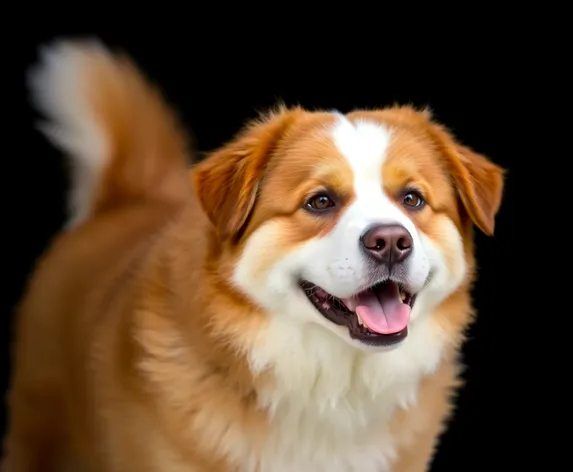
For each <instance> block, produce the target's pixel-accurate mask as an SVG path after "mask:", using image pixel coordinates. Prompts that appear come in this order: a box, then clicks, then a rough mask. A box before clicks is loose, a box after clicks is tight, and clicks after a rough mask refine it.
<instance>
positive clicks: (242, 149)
mask: <svg viewBox="0 0 573 472" xmlns="http://www.w3.org/2000/svg"><path fill="white" fill-rule="evenodd" d="M299 112H300V110H299V109H292V110H286V109H282V110H279V111H278V112H277V113H273V114H271V115H270V116H267V117H266V118H264V119H262V120H261V121H258V122H256V123H254V124H251V125H249V126H248V127H247V128H246V129H245V130H244V131H242V132H241V133H239V135H238V136H237V137H236V138H235V139H234V140H233V141H232V142H230V143H229V144H227V145H225V146H224V147H222V148H221V149H219V150H217V151H215V152H214V153H213V154H211V155H210V156H209V157H207V158H206V159H205V160H204V161H203V162H201V163H200V164H198V165H197V166H196V167H195V169H194V170H193V180H194V184H195V190H196V192H197V196H198V198H199V201H200V203H201V206H202V207H203V210H204V211H205V213H206V214H207V216H208V217H209V219H210V220H211V223H213V225H214V226H215V228H216V230H217V233H218V234H219V237H220V238H221V240H225V239H228V238H233V237H235V236H236V235H237V234H238V233H240V231H241V230H242V229H243V227H244V225H245V224H246V222H247V220H248V217H249V215H250V213H251V211H252V209H253V207H254V204H255V200H256V197H257V189H258V186H259V183H260V181H261V179H262V178H263V174H264V171H265V167H266V165H267V162H268V159H269V157H270V155H271V154H272V152H273V150H274V149H275V147H276V145H277V144H278V142H279V141H280V139H281V137H282V136H283V135H284V133H285V131H286V130H287V129H288V128H289V127H290V125H291V124H292V123H293V121H294V119H295V118H296V116H297V115H298V114H299Z"/></svg>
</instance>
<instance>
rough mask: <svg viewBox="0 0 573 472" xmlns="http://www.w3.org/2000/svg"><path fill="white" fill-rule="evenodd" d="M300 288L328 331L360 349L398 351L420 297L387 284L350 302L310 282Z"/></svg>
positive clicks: (382, 282) (349, 299) (370, 289)
mask: <svg viewBox="0 0 573 472" xmlns="http://www.w3.org/2000/svg"><path fill="white" fill-rule="evenodd" d="M299 286H300V288H301V290H302V292H303V294H304V295H305V297H306V298H307V300H308V301H309V302H310V304H311V305H312V307H313V310H314V311H315V312H316V313H317V316H321V317H322V318H323V319H324V320H325V322H326V327H327V328H328V329H329V330H330V331H332V332H334V333H336V334H338V335H339V336H341V337H342V338H343V339H345V340H346V341H347V342H348V343H349V344H350V345H352V346H354V347H356V348H358V349H361V350H368V351H370V350H375V351H381V350H382V351H386V350H390V349H394V348H396V347H398V346H399V345H400V344H401V343H402V342H403V341H404V340H405V339H406V338H407V336H408V325H409V317H410V311H411V309H412V307H413V306H414V303H415V301H416V294H414V293H412V292H411V291H410V290H409V289H408V288H407V287H406V286H404V285H403V284H400V283H398V282H395V281H393V280H383V281H380V282H378V283H376V284H375V285H373V286H371V287H368V288H366V289H365V290H361V291H359V292H356V293H355V294H354V295H352V296H351V297H348V298H338V297H335V296H334V295H332V294H331V293H329V292H327V291H326V290H325V289H323V288H321V287H319V286H317V285H316V284H314V283H312V282H310V281H306V280H301V281H300V282H299ZM323 324H324V323H323Z"/></svg>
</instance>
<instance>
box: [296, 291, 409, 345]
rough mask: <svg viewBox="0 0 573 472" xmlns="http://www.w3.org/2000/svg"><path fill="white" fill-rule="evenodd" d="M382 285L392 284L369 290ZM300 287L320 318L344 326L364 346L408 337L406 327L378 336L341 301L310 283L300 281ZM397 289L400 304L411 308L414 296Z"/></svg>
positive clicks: (395, 341) (386, 343) (387, 343)
mask: <svg viewBox="0 0 573 472" xmlns="http://www.w3.org/2000/svg"><path fill="white" fill-rule="evenodd" d="M384 283H394V282H391V281H385V282H382V283H380V284H376V285H375V286H373V287H370V289H374V287H376V286H380V285H382V284H384ZM397 285H398V284H397ZM300 287H301V289H302V291H303V292H304V294H305V295H306V297H307V298H308V300H309V301H310V302H311V303H312V305H313V306H314V307H315V308H316V310H317V311H318V312H319V313H320V314H321V315H322V316H324V317H325V318H326V319H327V320H329V321H330V322H332V323H334V324H336V325H339V326H346V327H347V329H348V332H349V334H350V337H351V338H353V339H356V340H358V341H361V342H362V343H364V344H367V345H372V346H391V345H394V344H397V343H399V342H400V341H402V340H404V339H405V338H406V337H407V335H408V327H407V326H406V327H405V328H404V329H402V330H401V331H399V332H395V333H391V334H379V333H376V332H373V331H371V330H370V329H368V328H367V327H366V326H365V325H364V323H363V322H362V321H361V320H360V317H359V316H358V315H357V314H356V313H355V312H354V311H351V310H349V309H348V308H347V307H346V305H344V303H343V302H342V300H341V299H339V298H336V297H334V296H333V295H330V294H329V293H328V292H326V291H325V290H323V289H322V288H320V287H318V286H317V285H315V284H313V283H312V282H308V281H301V282H300ZM399 287H400V294H401V296H402V302H403V303H405V304H408V305H409V306H410V307H412V306H413V304H414V302H415V299H416V295H414V294H410V293H409V292H407V291H405V290H404V289H403V288H402V287H401V286H399Z"/></svg>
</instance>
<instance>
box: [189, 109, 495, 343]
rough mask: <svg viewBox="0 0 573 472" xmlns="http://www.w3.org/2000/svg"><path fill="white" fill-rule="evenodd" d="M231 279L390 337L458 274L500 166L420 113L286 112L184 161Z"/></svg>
mask: <svg viewBox="0 0 573 472" xmlns="http://www.w3.org/2000/svg"><path fill="white" fill-rule="evenodd" d="M195 183H196V187H197V191H198V195H199V198H200V201H201V203H202V205H203V208H204V209H205V211H206V213H207V215H208V216H209V218H210V219H211V221H212V222H213V224H214V226H215V227H216V229H217V231H218V235H219V238H220V239H221V241H222V242H223V244H224V245H226V247H227V249H228V250H227V251H225V254H226V256H225V257H231V258H232V259H233V262H234V268H233V275H232V281H233V283H234V284H235V285H236V286H237V287H238V288H239V289H241V290H242V291H243V292H245V293H246V294H247V295H248V296H249V297H250V298H251V299H252V300H253V301H254V302H255V303H256V304H258V305H259V306H261V307H262V308H264V309H265V310H266V311H267V312H268V313H269V314H270V316H273V317H278V318H279V319H280V320H281V321H282V322H288V323H290V322H292V323H302V324H304V323H314V324H319V325H321V326H323V327H324V328H325V329H327V330H329V331H331V332H332V333H333V334H334V335H336V336H339V337H341V338H342V339H344V340H346V341H347V342H349V343H350V344H352V345H354V346H356V347H359V348H362V349H371V348H373V347H388V346H395V345H398V344H399V343H400V342H401V341H402V340H403V339H405V337H406V336H407V333H408V326H409V325H410V324H412V323H415V322H416V319H417V318H419V317H421V316H424V315H425V314H427V313H430V312H431V311H432V310H433V309H434V308H435V307H436V306H437V305H438V304H439V303H440V302H442V301H443V300H444V299H445V298H446V297H447V296H448V295H450V294H451V293H453V292H454V291H455V290H456V289H457V288H458V287H459V286H460V284H462V282H463V281H464V280H465V278H466V274H467V266H468V258H470V257H472V255H471V253H468V251H471V245H469V246H468V244H467V243H468V241H470V242H471V225H472V224H476V225H477V226H478V227H480V228H481V229H482V230H483V231H484V232H486V233H488V234H491V233H492V232H493V226H494V217H495V214H496V212H497V210H498V207H499V205H500V200H501V194H502V170H501V169H500V168H499V167H497V166H496V165H494V164H493V163H491V162H489V161H488V160H487V159H486V158H485V157H483V156H480V155H478V154H475V153H473V152H472V151H470V150H469V149H467V148H464V147H462V146H461V145H459V144H457V143H456V142H455V141H454V139H453V138H452V137H451V136H450V135H449V134H448V133H447V132H446V131H444V130H443V129H442V128H441V127H440V126H439V125H437V124H434V123H432V122H431V119H430V118H429V116H428V115H427V113H425V112H418V111H415V110H412V109H410V108H394V109H386V110H381V111H372V112H355V113H352V114H349V115H346V116H343V115H339V114H335V113H310V112H305V111H302V110H300V109H295V110H286V111H282V112H279V113H277V114H276V115H273V116H271V117H269V118H267V119H266V120H264V121H263V122H261V123H257V124H255V125H252V126H251V127H250V128H249V129H247V130H246V131H244V132H243V134H242V135H240V136H239V137H238V138H237V139H236V140H235V141H233V142H232V143H230V144H229V145H228V146H226V147H224V148H223V149H221V150H220V151H218V152H216V153H215V154H214V155H213V156H211V157H210V158H208V159H207V160H206V161H205V162H203V163H202V164H200V165H199V166H197V168H196V169H195Z"/></svg>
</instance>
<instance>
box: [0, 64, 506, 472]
mask: <svg viewBox="0 0 573 472" xmlns="http://www.w3.org/2000/svg"><path fill="white" fill-rule="evenodd" d="M91 59H92V60H91V61H89V64H90V77H91V80H92V82H91V87H92V88H91V89H90V90H92V91H93V93H92V94H91V95H90V100H92V105H93V106H94V108H95V109H96V110H97V113H98V116H99V118H100V120H101V123H103V125H104V126H105V129H106V131H108V132H109V135H108V136H109V137H110V140H111V142H112V143H113V144H114V147H113V152H112V157H111V161H110V164H109V166H108V167H107V169H106V172H105V173H104V176H103V177H102V179H101V180H100V185H99V187H98V192H97V194H96V196H95V197H94V211H93V212H92V215H91V217H90V218H89V219H88V220H87V221H86V222H84V223H83V224H82V225H80V226H79V227H78V228H76V229H74V230H72V231H70V232H68V233H62V234H60V235H59V236H58V237H57V238H56V239H55V241H54V242H53V244H52V245H51V247H50V249H49V250H48V251H47V252H46V254H45V255H44V256H43V257H42V260H41V262H40V263H39V265H38V267H37V269H36V271H35V273H34V274H33V277H32V279H31V281H30V284H29V287H28V289H27V292H26V295H25V297H24V299H23V301H22V303H21V305H20V307H19V310H18V319H17V329H16V340H15V350H14V355H15V357H14V361H15V370H14V372H15V374H14V377H13V379H12V384H11V390H10V396H9V408H10V430H9V434H8V437H7V440H6V462H5V464H4V469H3V472H40V471H41V472H59V471H61V470H64V469H63V467H65V466H70V467H79V469H73V470H81V471H82V472H83V471H104V472H114V471H117V472H119V471H138V472H145V471H149V472H155V471H162V472H163V471H165V472H177V471H186V472H189V471H201V472H203V471H217V472H234V471H237V472H239V469H236V468H234V467H233V466H231V465H230V464H229V462H228V461H227V460H226V458H225V457H224V455H223V454H222V452H221V444H225V442H239V443H240V441H244V442H248V443H249V444H250V447H251V448H252V449H253V450H257V448H258V447H259V445H262V444H263V443H264V440H265V437H266V434H267V433H266V431H267V428H268V427H269V423H268V420H267V416H266V414H265V412H264V411H261V410H259V409H258V408H257V405H256V399H257V391H258V389H259V388H260V387H261V386H262V385H267V384H269V383H272V382H273V378H272V375H270V374H266V373H264V374H262V375H258V376H254V375H253V374H252V373H251V371H250V369H249V366H248V363H247V359H246V355H245V351H244V350H242V348H243V347H245V346H249V345H251V344H252V342H253V339H254V338H255V337H256V335H257V333H258V332H259V331H260V330H261V329H262V328H263V327H264V326H265V325H266V323H267V322H268V321H267V315H266V314H265V313H264V311H263V310H261V309H260V308H258V307H256V306H255V305H254V304H253V303H252V302H251V301H249V300H248V299H247V297H246V296H245V295H243V294H241V293H240V292H239V291H238V290H237V289H235V288H234V287H232V285H231V283H230V275H231V272H232V269H233V267H234V264H235V263H236V261H237V259H238V257H239V256H240V254H241V251H242V248H243V247H244V244H245V242H246V241H247V240H248V238H249V235H250V234H252V233H253V232H254V231H255V229H256V228H257V227H258V226H260V225H261V224H263V223H264V222H266V221H268V220H270V219H278V220H281V221H283V222H285V225H284V226H283V227H284V228H285V231H284V233H283V234H282V236H281V240H280V241H277V244H276V245H275V246H274V247H271V248H267V249H266V250H268V251H269V256H268V260H269V261H270V260H273V259H274V258H275V257H276V254H278V252H280V251H285V248H287V249H288V248H290V247H293V246H296V245H297V244H299V243H300V242H302V241H305V240H308V239H309V238H310V237H316V236H317V235H319V234H324V233H326V232H328V231H329V230H330V229H331V228H332V226H333V225H334V224H335V222H336V215H333V216H332V218H331V219H330V220H328V219H327V220H323V221H320V222H317V221H316V220H312V219H310V218H309V217H308V216H305V215H302V214H300V212H298V205H299V202H300V199H301V198H303V196H304V195H305V192H306V191H308V190H309V185H310V184H309V182H311V183H312V186H313V188H314V187H316V184H317V183H319V182H321V181H323V182H328V183H329V186H330V187H332V186H333V182H338V184H336V183H335V184H334V187H335V188H336V189H337V194H338V196H339V198H340V199H341V200H342V201H343V202H344V204H348V203H350V201H351V199H352V194H351V189H350V188H347V187H346V185H347V184H346V183H345V180H344V178H343V177H342V178H341V176H344V175H345V173H347V172H348V169H347V168H345V165H346V164H345V163H344V161H343V159H338V160H337V157H336V155H335V154H334V153H335V150H334V148H332V146H331V145H330V144H329V143H328V141H326V140H320V139H317V138H316V136H319V135H320V133H319V131H318V130H319V129H320V126H321V125H323V124H324V123H325V121H328V120H329V119H331V118H329V115H327V114H320V113H318V114H310V113H308V112H305V111H304V110H302V109H298V108H295V109H292V110H287V109H285V110H279V111H278V112H277V113H274V114H272V115H271V116H269V117H266V118H264V119H263V120H262V121H260V122H257V123H255V124H253V125H251V126H250V127H248V128H247V129H246V130H245V131H244V132H243V133H242V134H240V135H239V136H238V137H237V138H236V139H235V140H233V141H232V142H231V143H230V144H228V145H226V146H224V147H223V148H221V149H220V150H217V151H216V152H215V153H213V154H212V155H211V156H210V157H209V158H208V159H207V160H206V161H204V162H203V163H201V164H199V165H197V166H196V167H195V168H194V170H193V171H192V179H191V180H192V183H191V184H189V178H188V173H187V170H186V169H185V161H186V158H187V156H186V151H185V146H184V144H183V143H184V142H185V139H184V137H183V136H182V135H181V133H180V132H179V131H178V128H177V126H176V125H175V121H174V119H173V117H172V116H171V114H170V112H169V111H168V110H167V109H166V107H165V105H164V104H163V102H162V101H161V99H160V98H159V96H158V94H157V93H156V92H154V91H152V89H151V88H150V87H149V86H148V85H147V84H146V83H145V82H144V81H143V80H142V79H141V77H140V75H139V73H138V72H136V71H135V69H134V68H133V66H131V65H129V64H128V63H127V62H125V61H124V60H123V59H122V60H117V61H116V62H110V61H106V60H103V59H102V58H101V57H98V56H92V58H91ZM360 116H368V117H370V118H374V119H379V120H382V121H384V122H386V123H391V124H396V125H400V129H401V130H402V131H401V133H402V135H400V136H399V137H398V138H396V139H395V141H394V143H393V144H392V148H391V150H390V157H389V159H388V163H387V166H388V167H387V168H385V169H384V170H382V171H383V172H385V176H386V179H385V181H387V182H388V188H387V189H385V190H386V191H387V192H388V194H389V195H392V194H394V193H396V192H398V190H399V189H400V188H402V187H403V183H404V182H403V180H404V178H408V179H412V178H413V176H416V177H415V178H416V182H417V185H419V186H420V187H421V190H422V191H424V192H425V193H426V194H427V195H428V199H429V203H430V205H429V208H428V210H427V211H426V212H425V213H420V214H419V215H414V216H413V219H414V221H415V223H416V224H417V225H418V226H419V227H421V228H423V231H424V232H426V233H428V234H432V233H434V236H433V237H435V238H436V239H439V237H440V235H439V220H440V218H441V217H443V216H442V215H445V216H447V217H449V218H451V219H452V220H453V221H454V222H455V223H456V225H457V226H458V228H459V230H460V232H461V234H462V235H463V239H464V242H465V250H466V259H467V261H468V263H469V265H470V268H472V270H470V275H469V276H468V279H467V280H466V282H465V283H464V284H463V286H462V287H461V288H460V289H459V290H458V291H457V292H456V293H455V294H453V295H452V296H451V297H449V298H448V299H447V300H446V302H444V304H443V305H442V306H441V307H440V309H439V310H438V313H437V316H438V317H441V318H440V320H441V323H442V324H443V325H444V327H445V329H446V330H447V331H448V333H449V334H451V336H450V339H451V352H450V353H449V354H448V355H447V356H446V358H445V360H444V361H443V362H442V365H441V366H440V367H439V369H438V371H437V372H436V373H434V374H433V375H432V376H430V377H427V378H426V379H425V380H424V381H423V384H422V385H421V387H420V391H419V399H420V401H419V402H418V404H417V405H416V406H415V407H414V408H413V409H411V410H403V411H400V412H399V413H397V414H396V415H395V417H394V419H393V421H392V434H393V435H394V437H395V438H396V441H397V443H398V446H399V447H398V449H399V457H398V459H397V462H396V465H395V467H394V469H393V470H394V471H395V472H407V471H412V472H421V471H423V470H426V468H427V465H428V463H429V461H430V459H431V457H432V454H433V450H434V448H435V445H436V441H437V437H438V435H439V433H440V431H441V430H442V428H443V425H444V421H445V419H446V418H447V417H448V415H449V414H450V413H449V412H450V408H451V407H450V401H449V395H450V391H451V389H452V388H453V387H455V386H456V385H457V383H458V380H457V371H458V360H457V355H456V353H457V348H458V346H459V344H460V343H461V341H462V335H463V330H464V329H465V327H466V326H467V325H468V323H469V322H470V314H471V303H470V297H469V290H470V285H471V282H472V280H473V242H472V235H471V232H472V224H473V223H475V224H476V225H478V226H479V227H480V228H481V229H482V230H483V231H484V232H486V233H488V234H491V233H493V228H494V217H495V213H496V212H497V209H498V208H499V205H500V200H501V191H502V172H501V169H499V168H498V167H497V166H495V165H493V164H491V163H490V162H489V161H487V160H486V159H485V158H484V157H482V156H480V155H478V154H476V153H474V152H472V151H469V150H468V149H467V148H465V147H463V146H460V145H459V144H457V143H456V142H455V141H454V140H453V138H451V136H450V135H449V134H447V132H446V131H445V130H444V129H443V128H441V127H439V126H438V125H436V124H434V123H432V121H431V119H430V118H429V117H428V116H427V115H425V114H423V113H420V112H416V111H414V110H412V109H409V108H394V109H389V110H385V111H380V112H359V113H355V114H351V115H350V116H349V117H350V119H353V118H354V117H360ZM293 143H295V144H293ZM406 150H414V151H415V152H411V153H410V155H411V156H416V157H412V158H411V159H410V160H408V159H404V158H402V157H399V156H404V155H405V153H406ZM286 155H288V156H289V160H288V161H287V160H285V159H283V157H284V156H286ZM392 156H396V157H395V160H396V161H398V162H399V165H394V164H393V160H392V159H393V157H392ZM142 159H144V160H146V162H147V164H146V165H142V162H143V161H142ZM321 159H323V160H325V161H324V165H323V166H321V165H320V162H321ZM308 162H312V166H309V165H307V164H305V163H308ZM317 164H318V165H317ZM337 166H338V167H337ZM404 166H406V167H408V168H407V169H405V168H404ZM144 171H145V172H147V173H143V174H142V172H144ZM448 175H451V176H452V178H453V179H454V180H455V184H456V188H457V189H458V190H459V194H456V193H455V192H454V191H453V187H452V186H451V185H450V182H449V180H448V177H447V176H448ZM337 179H338V180H337ZM221 189H225V193H222V192H221ZM193 191H195V193H196V195H197V197H195V196H194V194H193ZM459 203H461V204H463V208H465V212H464V210H460V208H461V207H459V206H458V204H459ZM342 208H344V205H343V206H342ZM465 213H467V215H469V217H470V218H471V220H470V219H468V218H466V217H465ZM261 274H264V268H263V267H261ZM261 447H262V446H261ZM261 472H266V471H261Z"/></svg>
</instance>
